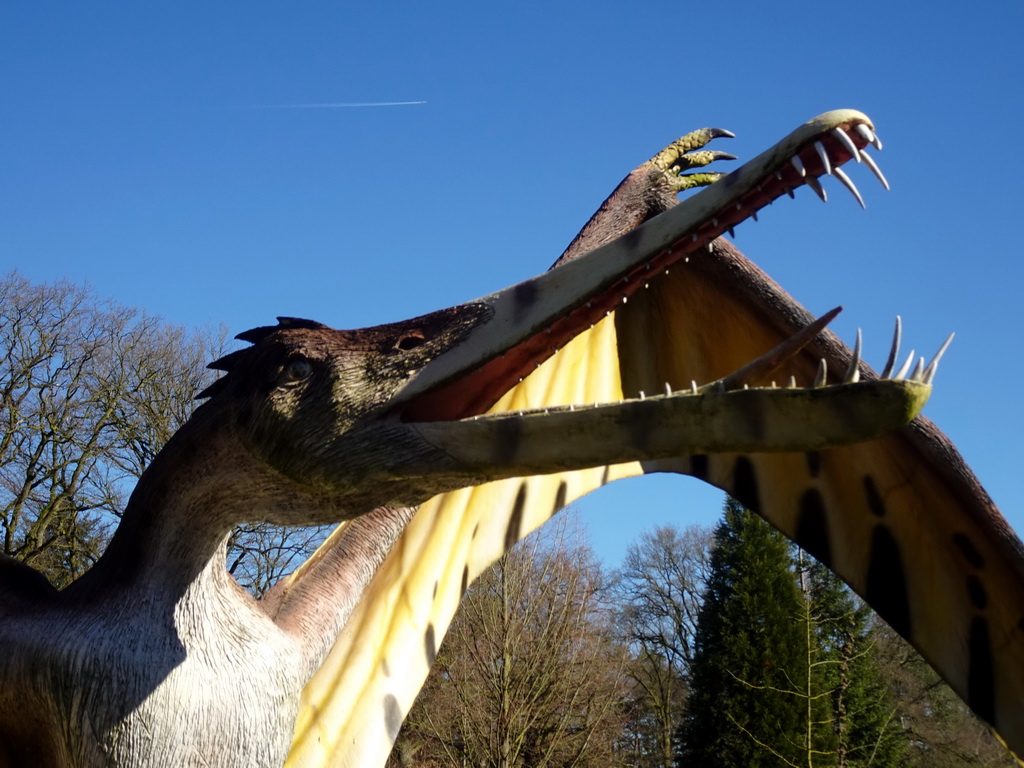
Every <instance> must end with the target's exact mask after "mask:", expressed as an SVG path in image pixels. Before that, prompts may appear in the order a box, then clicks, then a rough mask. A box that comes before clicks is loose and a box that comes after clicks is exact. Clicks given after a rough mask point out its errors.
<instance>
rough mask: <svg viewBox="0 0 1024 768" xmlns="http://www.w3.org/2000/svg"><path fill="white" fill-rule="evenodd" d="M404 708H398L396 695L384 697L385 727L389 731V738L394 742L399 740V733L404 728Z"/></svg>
mask: <svg viewBox="0 0 1024 768" xmlns="http://www.w3.org/2000/svg"><path fill="white" fill-rule="evenodd" d="M403 719H404V718H403V717H402V708H401V707H400V706H398V699H396V698H395V697H394V694H391V693H389V694H387V695H386V696H385V697H384V727H385V728H387V729H388V736H390V737H391V740H392V741H394V740H395V739H397V738H398V732H399V731H400V730H401V728H402V720H403Z"/></svg>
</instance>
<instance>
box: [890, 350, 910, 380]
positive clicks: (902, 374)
mask: <svg viewBox="0 0 1024 768" xmlns="http://www.w3.org/2000/svg"><path fill="white" fill-rule="evenodd" d="M913 364H914V350H910V355H908V356H907V362H905V363H904V364H903V365H902V366H900V369H899V370H898V371H896V375H895V376H893V379H895V380H897V381H898V380H900V379H902V378H905V377H906V375H907V371H909V370H910V366H911V365H913Z"/></svg>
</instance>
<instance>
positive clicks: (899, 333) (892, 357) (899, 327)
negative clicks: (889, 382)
mask: <svg viewBox="0 0 1024 768" xmlns="http://www.w3.org/2000/svg"><path fill="white" fill-rule="evenodd" d="M902 338H903V320H902V319H901V318H900V316H899V315H896V331H895V332H894V333H893V335H892V346H891V347H890V348H889V359H888V360H886V361H885V368H883V369H882V378H883V379H888V378H889V376H890V375H892V369H893V367H894V366H895V365H896V356H897V355H898V354H899V353H900V340H901V339H902Z"/></svg>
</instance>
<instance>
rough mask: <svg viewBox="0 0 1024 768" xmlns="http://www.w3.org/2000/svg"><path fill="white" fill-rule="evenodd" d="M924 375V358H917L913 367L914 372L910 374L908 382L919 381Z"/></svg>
mask: <svg viewBox="0 0 1024 768" xmlns="http://www.w3.org/2000/svg"><path fill="white" fill-rule="evenodd" d="M923 375H924V358H923V357H919V358H917V365H915V366H914V372H913V373H912V374H910V381H921V377H922V376H923Z"/></svg>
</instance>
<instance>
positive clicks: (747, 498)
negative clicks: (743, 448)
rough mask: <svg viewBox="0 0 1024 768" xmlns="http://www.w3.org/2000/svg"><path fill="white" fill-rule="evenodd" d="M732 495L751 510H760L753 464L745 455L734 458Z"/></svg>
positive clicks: (758, 511)
mask: <svg viewBox="0 0 1024 768" xmlns="http://www.w3.org/2000/svg"><path fill="white" fill-rule="evenodd" d="M732 484H733V488H732V495H733V497H734V498H735V499H736V501H738V502H739V503H740V504H742V505H743V506H744V507H746V508H747V509H749V510H750V511H751V512H757V513H758V514H760V512H761V499H760V497H759V496H758V493H757V472H756V471H755V470H754V464H753V462H751V461H750V459H748V458H747V457H746V456H740V457H739V458H737V459H736V465H735V467H734V468H733V475H732Z"/></svg>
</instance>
